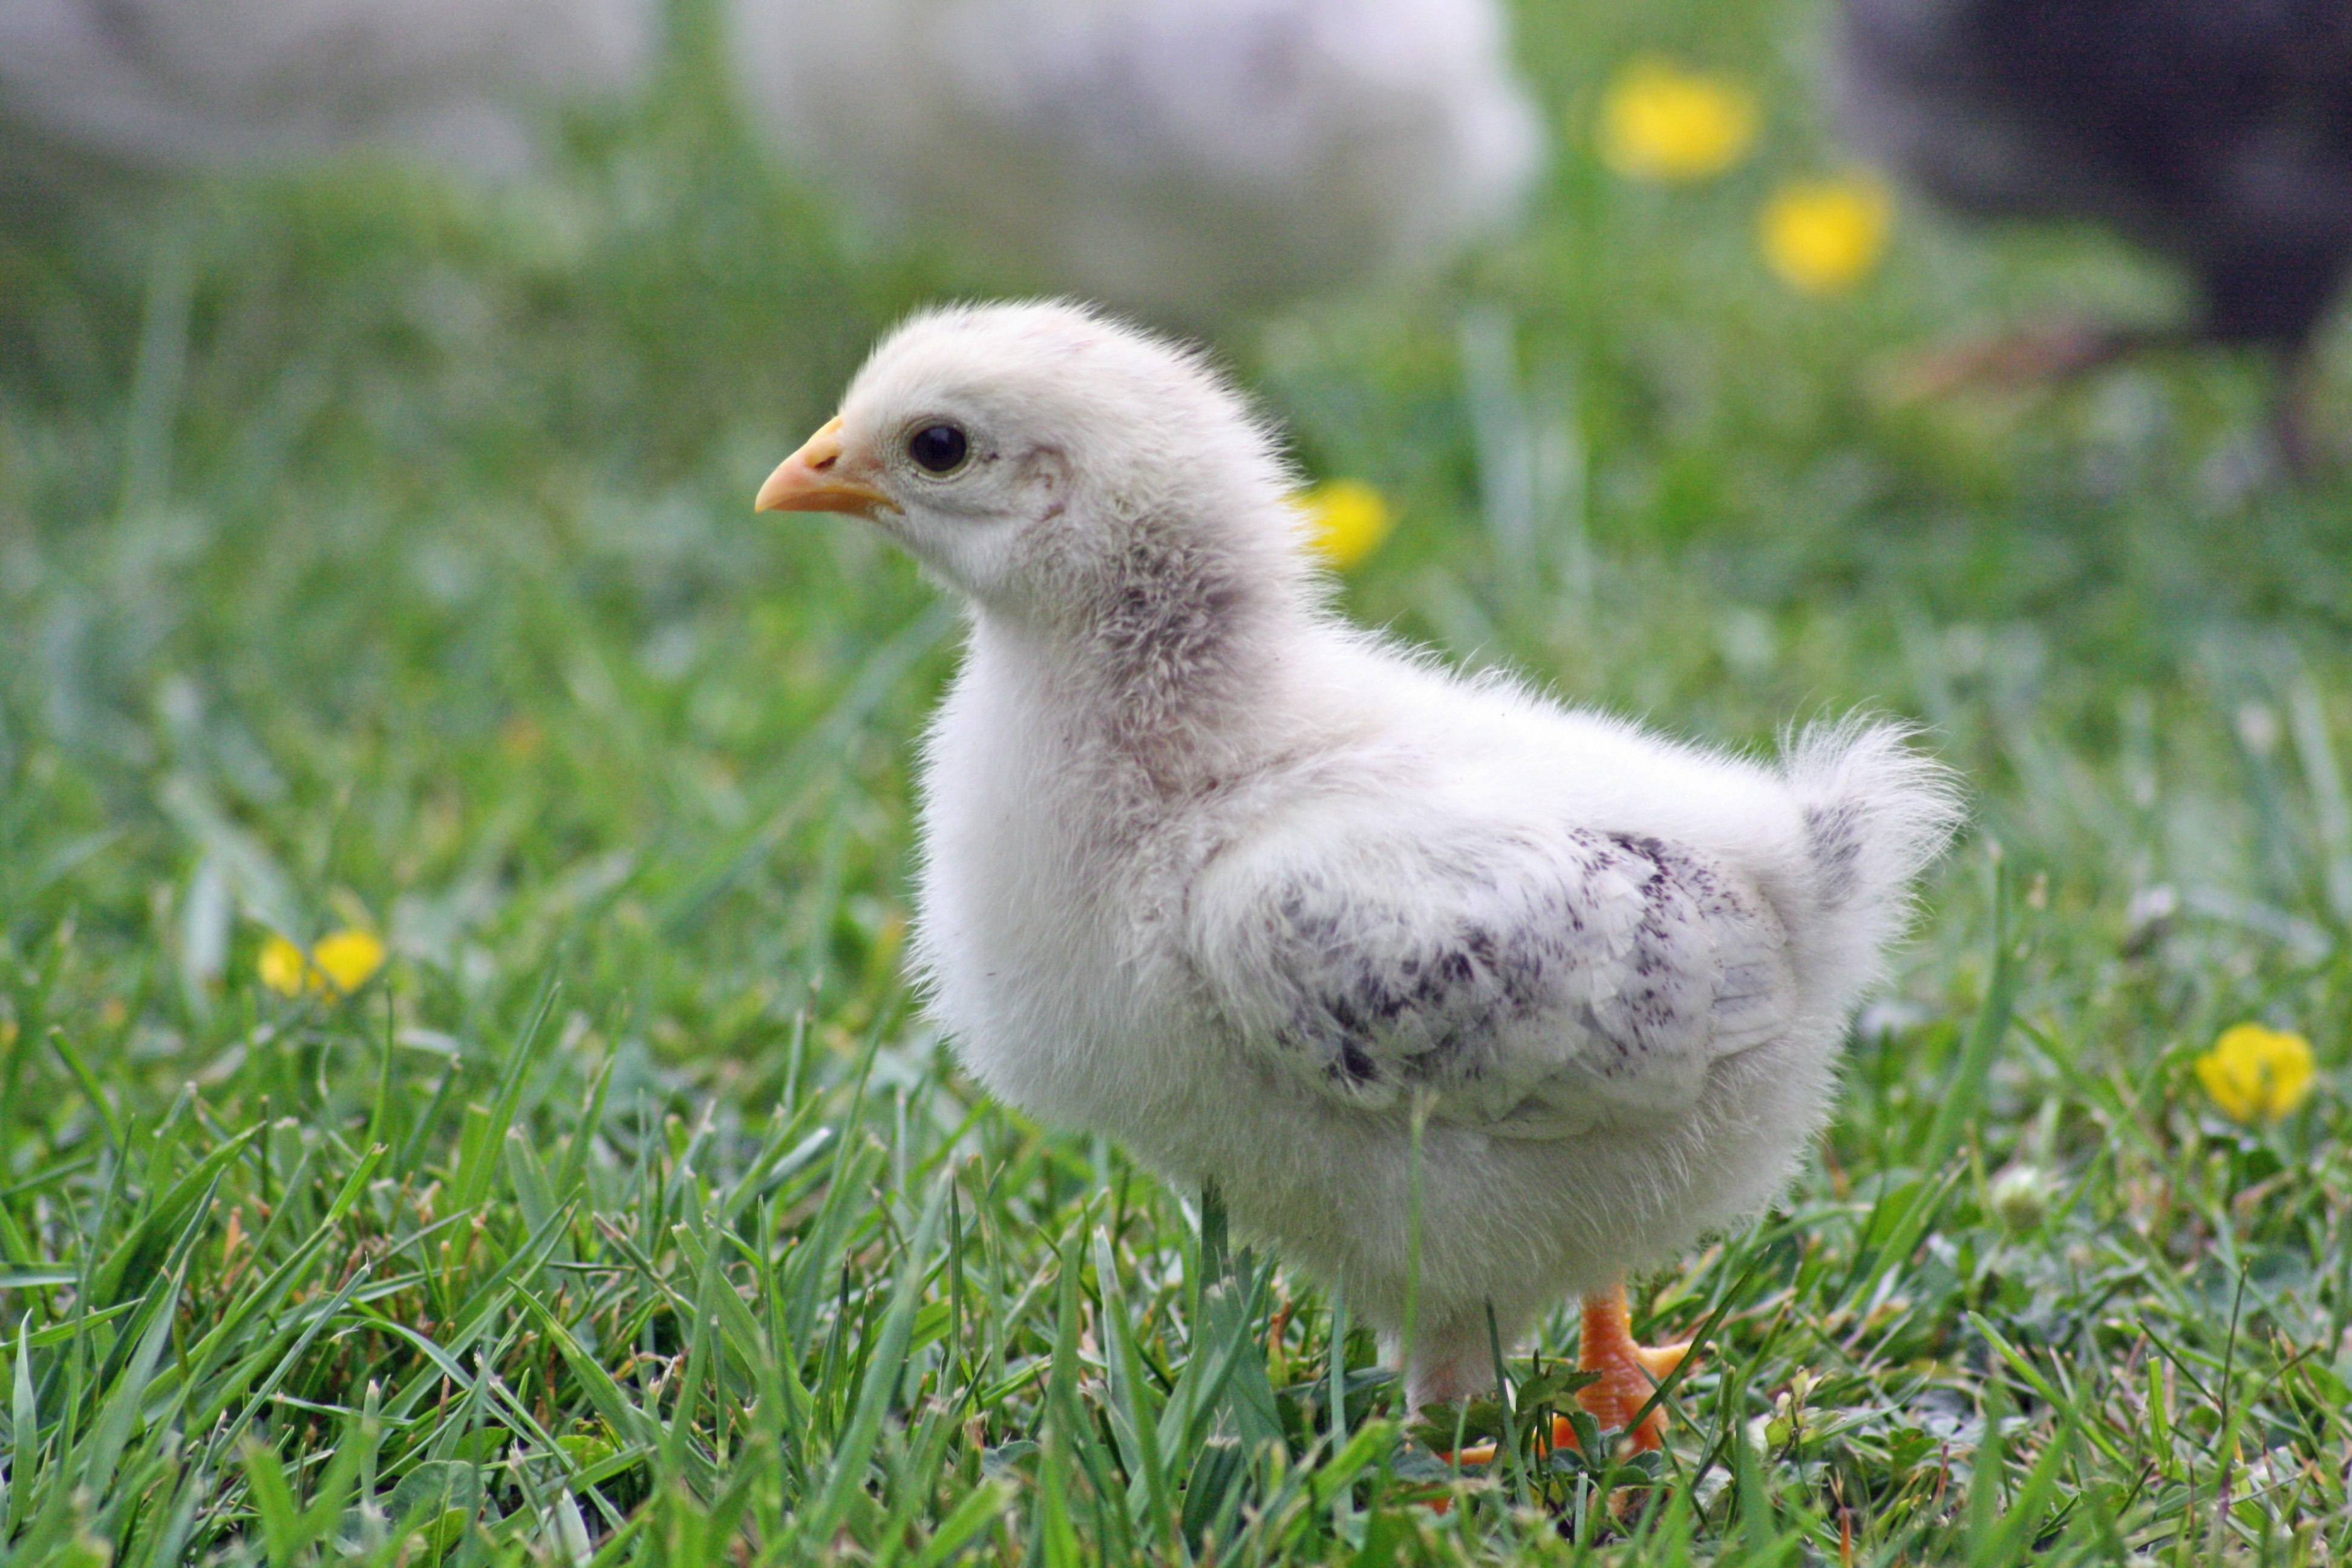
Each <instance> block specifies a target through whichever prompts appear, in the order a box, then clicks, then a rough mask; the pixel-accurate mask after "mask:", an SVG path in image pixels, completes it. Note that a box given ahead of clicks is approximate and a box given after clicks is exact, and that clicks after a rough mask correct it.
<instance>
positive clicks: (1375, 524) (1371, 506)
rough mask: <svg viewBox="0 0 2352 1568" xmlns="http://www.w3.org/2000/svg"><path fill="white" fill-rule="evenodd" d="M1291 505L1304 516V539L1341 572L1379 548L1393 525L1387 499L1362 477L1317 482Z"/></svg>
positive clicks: (1295, 497) (1393, 520)
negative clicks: (1305, 536)
mask: <svg viewBox="0 0 2352 1568" xmlns="http://www.w3.org/2000/svg"><path fill="white" fill-rule="evenodd" d="M1290 504H1291V505H1293V506H1295V507H1297V509H1298V510H1299V512H1300V513H1301V515H1303V516H1304V517H1305V518H1306V519H1307V542H1308V543H1309V544H1311V545H1312V546H1313V547H1314V549H1315V550H1316V552H1318V553H1319V554H1320V555H1321V556H1322V557H1323V559H1325V560H1326V561H1328V562H1329V563H1331V564H1332V565H1334V566H1337V567H1339V569H1340V570H1341V571H1343V572H1344V571H1346V570H1347V569H1348V568H1349V567H1350V566H1353V565H1355V564H1356V563H1358V562H1360V561H1361V560H1363V559H1364V557H1366V556H1367V555H1370V553H1371V552H1373V551H1375V550H1377V549H1379V548H1380V544H1381V540H1383V539H1386V538H1387V537H1388V535H1389V530H1390V529H1391V528H1393V527H1395V526H1396V518H1395V516H1394V515H1393V514H1392V513H1391V512H1390V510H1389V502H1388V498H1387V497H1386V496H1383V495H1382V494H1381V492H1380V491H1378V490H1377V489H1373V488H1372V487H1371V486H1370V485H1368V484H1366V483H1365V482H1364V481H1363V480H1361V479H1333V480H1331V481H1329V482H1328V483H1327V484H1320V485H1317V486H1316V487H1315V488H1314V489H1311V490H1308V491H1307V493H1306V494H1304V495H1299V496H1294V497H1292V498H1291V503H1290Z"/></svg>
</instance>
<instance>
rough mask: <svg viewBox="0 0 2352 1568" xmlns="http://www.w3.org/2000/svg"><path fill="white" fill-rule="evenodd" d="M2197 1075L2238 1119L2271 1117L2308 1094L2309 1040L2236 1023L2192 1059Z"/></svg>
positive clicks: (2294, 1104)
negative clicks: (2195, 1062) (2211, 1045)
mask: <svg viewBox="0 0 2352 1568" xmlns="http://www.w3.org/2000/svg"><path fill="white" fill-rule="evenodd" d="M2197 1077H2198V1080H2199V1081H2200V1082H2201V1083H2203V1084H2204V1086H2205V1092H2206V1093H2208V1094H2210V1095H2211V1096H2212V1097H2213V1100H2214V1103H2215V1104H2217V1105H2219V1106H2220V1107H2221V1109H2222V1110H2225V1111H2228V1112H2229V1113H2230V1115H2231V1116H2232V1117H2234V1118H2235V1119H2237V1120H2238V1121H2247V1122H2253V1121H2277V1120H2278V1119H2279V1118H2280V1117H2282V1116H2284V1115H2285V1114H2287V1112H2289V1111H2291V1110H2294V1108H2295V1107H2296V1106H2298V1105H2301V1104H2302V1103H2303V1102H2304V1100H2306V1099H2308V1098H2309V1097H2310V1094H2311V1042H2310V1041H2309V1040H2306V1039H2305V1038H2304V1037H2302V1036H2301V1035H2296V1034H2290V1033H2288V1032H2286V1031H2285V1030H2283V1029H2266V1028H2264V1027H2263V1026H2261V1025H2260V1024H2240V1025H2238V1026H2236V1027H2235V1028H2231V1029H2224V1030H2222V1031H2221V1038H2220V1039H2218V1040H2216V1041H2214V1042H2213V1048H2212V1049H2211V1050H2210V1051H2207V1052H2206V1053H2205V1054H2204V1055H2203V1056H2201V1057H2199V1058H2197Z"/></svg>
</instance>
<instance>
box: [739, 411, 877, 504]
mask: <svg viewBox="0 0 2352 1568" xmlns="http://www.w3.org/2000/svg"><path fill="white" fill-rule="evenodd" d="M841 459H842V440H841V420H840V418H839V417H838V416H835V418H832V419H830V420H827V421H826V422H825V424H824V427H823V428H821V429H820V430H818V431H817V433H816V434H815V435H814V436H812V437H809V438H808V439H807V440H806V441H804V442H803V443H802V445H801V449H800V450H799V451H797V452H794V453H793V455H792V456H791V457H789V458H785V459H784V460H783V461H782V462H781V463H779V464H777V465H776V471H775V472H774V473H772V474H770V475H769V476H768V479H767V482H766V483H765V484H762V485H761V487H760V493H759V494H758V495H756V496H754V497H753V498H752V500H751V510H753V511H755V512H760V511H837V512H845V513H847V514H848V515H850V516H852V517H866V518H870V517H872V516H874V515H875V513H877V512H878V511H883V510H896V503H895V502H893V501H892V500H890V498H889V497H888V496H887V495H884V494H883V493H882V492H881V491H880V490H878V489H875V488H874V487H873V486H872V485H868V484H865V483H861V482H860V481H858V480H856V479H851V478H849V477H848V476H847V475H845V474H844V473H842V472H841V471H840V470H841Z"/></svg>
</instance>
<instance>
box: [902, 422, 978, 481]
mask: <svg viewBox="0 0 2352 1568" xmlns="http://www.w3.org/2000/svg"><path fill="white" fill-rule="evenodd" d="M970 450H971V442H969V441H967V440H965V439H964V434H963V432H962V431H961V430H959V429H957V428H956V427H955V426H952V425H926V426H923V427H922V428H921V429H920V430H918V431H916V432H915V433H914V434H913V435H912V436H909V437H907V456H908V457H910V458H914V459H915V461H916V462H917V463H919V464H920V465H921V466H922V467H923V468H928V469H929V470H930V471H931V472H932V473H935V474H944V473H946V472H948V471H949V470H950V469H951V468H956V467H958V466H959V465H961V463H962V462H963V458H964V454H965V453H966V452H968V451H970Z"/></svg>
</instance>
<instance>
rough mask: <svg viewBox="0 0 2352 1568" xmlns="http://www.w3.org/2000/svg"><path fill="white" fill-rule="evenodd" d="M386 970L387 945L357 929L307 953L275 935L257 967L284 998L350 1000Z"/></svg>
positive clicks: (335, 935)
mask: <svg viewBox="0 0 2352 1568" xmlns="http://www.w3.org/2000/svg"><path fill="white" fill-rule="evenodd" d="M254 968H255V971H256V973H258V974H259V975H260V976H261V983H262V984H264V985H267V986H268V987H269V989H271V990H272V991H275V992H277V993H278V994H279V995H281V996H299V995H302V994H306V993H308V994H312V995H318V994H323V993H327V992H332V993H333V994H336V995H338V996H348V995H350V994H352V992H354V991H357V990H358V989H359V988H360V987H361V986H362V985H364V984H367V983H368V979H369V977H370V976H372V975H373V974H374V973H375V972H376V971H377V970H379V969H381V968H383V942H382V941H381V940H380V939H379V938H377V937H376V936H374V935H373V934H372V933H370V932H368V931H360V930H357V929H355V928H346V929H345V930H342V931H335V932H332V933H331V934H329V935H327V936H323V937H320V939H319V944H318V945H317V946H316V947H313V948H312V949H311V950H310V952H307V953H305V952H303V951H302V949H301V948H300V947H299V945H297V944H296V943H294V942H289V941H288V940H287V939H286V938H285V937H282V936H279V935H278V934H277V933H276V932H275V931H273V932H271V933H270V937H269V940H268V942H264V943H262V944H261V957H260V958H259V960H258V961H257V963H255V965H254Z"/></svg>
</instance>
